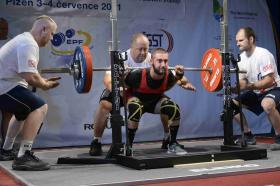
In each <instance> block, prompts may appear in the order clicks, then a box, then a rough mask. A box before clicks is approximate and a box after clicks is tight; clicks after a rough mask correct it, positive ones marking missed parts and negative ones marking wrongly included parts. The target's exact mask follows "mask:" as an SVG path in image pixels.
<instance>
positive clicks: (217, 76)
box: [200, 48, 223, 92]
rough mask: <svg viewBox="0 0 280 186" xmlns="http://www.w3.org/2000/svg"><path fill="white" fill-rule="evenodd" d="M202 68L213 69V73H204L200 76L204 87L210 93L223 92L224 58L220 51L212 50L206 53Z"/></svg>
mask: <svg viewBox="0 0 280 186" xmlns="http://www.w3.org/2000/svg"><path fill="white" fill-rule="evenodd" d="M201 68H202V69H208V68H210V69H211V72H209V71H202V72H201V74H200V77H201V82H202V85H203V87H204V88H205V89H206V90H207V91H209V92H216V91H219V90H221V88H222V87H223V81H222V79H223V76H222V57H221V55H220V52H219V50H218V49H215V48H210V49H208V50H207V51H206V52H205V53H204V55H203V59H202V62H201Z"/></svg>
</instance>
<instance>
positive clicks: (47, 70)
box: [40, 67, 246, 75]
mask: <svg viewBox="0 0 280 186" xmlns="http://www.w3.org/2000/svg"><path fill="white" fill-rule="evenodd" d="M144 68H146V67H126V69H129V70H137V69H144ZM168 69H170V70H175V67H168ZM92 71H93V72H94V71H111V68H110V67H103V68H101V67H100V68H96V67H94V68H93V69H92ZM184 71H208V72H211V71H212V69H211V68H207V69H205V68H192V67H186V68H184ZM235 71H236V69H235V68H232V69H230V72H231V73H234V72H235ZM40 73H42V74H51V73H68V74H70V75H72V74H73V70H72V69H71V67H57V68H43V69H41V70H40ZM239 73H246V71H239Z"/></svg>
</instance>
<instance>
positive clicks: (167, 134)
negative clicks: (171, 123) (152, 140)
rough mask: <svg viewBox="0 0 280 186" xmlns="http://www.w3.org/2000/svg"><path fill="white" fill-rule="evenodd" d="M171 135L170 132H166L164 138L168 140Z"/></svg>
mask: <svg viewBox="0 0 280 186" xmlns="http://www.w3.org/2000/svg"><path fill="white" fill-rule="evenodd" d="M169 137H170V134H169V132H167V133H166V132H165V133H164V137H163V139H165V140H167V139H168V138H169Z"/></svg>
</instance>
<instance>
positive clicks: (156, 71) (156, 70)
mask: <svg viewBox="0 0 280 186" xmlns="http://www.w3.org/2000/svg"><path fill="white" fill-rule="evenodd" d="M152 65H153V69H154V72H155V73H156V74H157V75H159V76H162V75H164V74H165V71H166V68H165V67H163V68H162V69H163V72H161V71H160V70H158V69H156V67H155V65H154V64H152Z"/></svg>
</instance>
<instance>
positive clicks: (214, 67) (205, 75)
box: [39, 46, 246, 93]
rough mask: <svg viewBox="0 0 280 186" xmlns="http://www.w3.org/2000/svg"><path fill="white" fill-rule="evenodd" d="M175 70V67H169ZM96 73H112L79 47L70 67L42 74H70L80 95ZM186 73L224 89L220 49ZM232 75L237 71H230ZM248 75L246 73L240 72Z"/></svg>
mask: <svg viewBox="0 0 280 186" xmlns="http://www.w3.org/2000/svg"><path fill="white" fill-rule="evenodd" d="M127 68H128V69H132V70H133V69H143V67H127ZM168 69H171V70H175V67H168ZM94 71H111V68H110V67H101V68H96V67H94V66H93V63H92V57H91V54H90V49H89V48H88V47H87V46H78V47H76V49H75V52H74V55H73V60H72V62H71V64H70V66H69V67H57V68H43V69H41V70H39V72H40V73H42V74H43V73H68V74H70V75H72V76H73V80H74V85H75V89H76V91H77V92H78V93H87V92H89V91H90V89H91V86H92V76H93V72H94ZM184 71H201V81H202V85H203V87H204V88H205V89H206V90H207V91H210V92H216V91H219V90H221V88H222V58H221V55H220V54H219V50H218V49H214V48H210V49H208V50H207V51H206V53H205V54H204V56H203V60H202V63H201V68H193V67H186V68H184ZM230 72H231V73H234V72H236V69H230ZM239 73H246V71H239Z"/></svg>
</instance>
